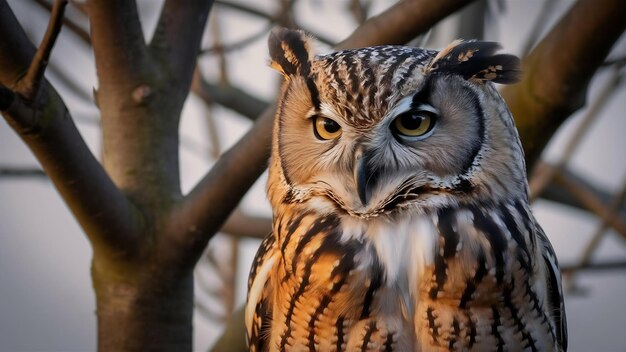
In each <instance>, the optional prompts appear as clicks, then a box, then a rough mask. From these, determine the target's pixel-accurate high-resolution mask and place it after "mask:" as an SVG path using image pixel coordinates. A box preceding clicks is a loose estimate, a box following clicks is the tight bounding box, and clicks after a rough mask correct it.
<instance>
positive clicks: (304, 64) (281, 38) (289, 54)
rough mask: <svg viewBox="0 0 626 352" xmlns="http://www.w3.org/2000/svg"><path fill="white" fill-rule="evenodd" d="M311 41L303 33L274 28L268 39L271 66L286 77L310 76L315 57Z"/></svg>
mask: <svg viewBox="0 0 626 352" xmlns="http://www.w3.org/2000/svg"><path fill="white" fill-rule="evenodd" d="M311 41H312V39H311V38H310V37H309V36H307V35H306V34H305V33H304V32H303V31H300V30H291V29H287V28H282V27H277V28H274V29H273V30H272V32H271V33H270V36H269V39H268V46H269V51H270V58H271V60H272V63H271V66H272V67H273V68H274V69H276V70H278V71H280V72H281V73H282V74H283V75H285V76H293V75H301V76H305V77H306V76H308V75H309V73H310V71H311V62H312V61H313V56H314V55H313V51H312V50H311V46H312V45H311Z"/></svg>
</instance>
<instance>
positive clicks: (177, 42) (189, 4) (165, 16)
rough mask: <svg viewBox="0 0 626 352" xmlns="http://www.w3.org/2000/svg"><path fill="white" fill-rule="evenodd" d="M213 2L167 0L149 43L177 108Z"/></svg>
mask: <svg viewBox="0 0 626 352" xmlns="http://www.w3.org/2000/svg"><path fill="white" fill-rule="evenodd" d="M212 5H213V0H201V1H198V0H167V1H165V4H164V5H163V9H162V10H161V15H160V17H159V23H158V24H157V28H156V31H155V34H154V37H153V39H152V41H151V43H150V48H151V49H152V50H153V51H154V52H155V53H157V55H158V56H159V58H160V60H159V61H160V62H163V63H165V69H166V70H167V73H168V74H169V76H170V77H171V78H172V79H171V82H170V84H171V83H174V86H175V87H176V89H175V90H174V94H175V96H176V97H177V99H178V100H179V104H180V107H181V109H182V105H183V103H184V101H185V98H186V97H187V94H188V93H189V86H190V84H191V77H192V73H193V69H194V67H195V62H196V58H197V56H198V53H199V48H200V41H201V40H202V35H203V34H204V27H205V25H206V22H207V19H208V17H209V11H210V9H211V6H212Z"/></svg>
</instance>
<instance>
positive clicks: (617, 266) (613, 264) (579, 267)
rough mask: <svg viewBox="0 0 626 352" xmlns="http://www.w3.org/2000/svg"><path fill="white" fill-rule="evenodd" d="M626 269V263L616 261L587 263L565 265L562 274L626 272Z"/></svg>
mask: <svg viewBox="0 0 626 352" xmlns="http://www.w3.org/2000/svg"><path fill="white" fill-rule="evenodd" d="M624 269H626V261H624V260H614V261H606V262H601V263H585V264H565V265H562V266H561V273H563V274H570V273H572V272H579V271H604V270H624Z"/></svg>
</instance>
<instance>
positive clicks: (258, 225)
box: [220, 208, 272, 239]
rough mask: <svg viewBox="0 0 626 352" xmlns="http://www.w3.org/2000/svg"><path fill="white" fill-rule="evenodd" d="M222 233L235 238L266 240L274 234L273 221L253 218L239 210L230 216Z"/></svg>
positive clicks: (260, 217) (267, 218)
mask: <svg viewBox="0 0 626 352" xmlns="http://www.w3.org/2000/svg"><path fill="white" fill-rule="evenodd" d="M220 232H224V233H227V234H229V235H232V236H234V237H252V238H260V239H262V238H265V236H267V235H268V234H269V233H270V232H272V219H271V218H269V217H263V216H252V215H248V214H246V213H244V212H243V211H242V210H241V209H239V208H237V209H235V211H233V212H232V214H230V216H229V217H228V219H227V220H226V223H224V226H222V228H221V229H220Z"/></svg>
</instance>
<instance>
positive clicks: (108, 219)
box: [0, 0, 141, 251]
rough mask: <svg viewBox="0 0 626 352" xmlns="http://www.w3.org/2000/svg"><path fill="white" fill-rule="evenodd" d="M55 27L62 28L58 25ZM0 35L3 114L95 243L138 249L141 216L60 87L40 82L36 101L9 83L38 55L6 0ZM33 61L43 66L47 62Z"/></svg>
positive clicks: (2, 4)
mask: <svg viewBox="0 0 626 352" xmlns="http://www.w3.org/2000/svg"><path fill="white" fill-rule="evenodd" d="M53 21H54V20H53ZM49 30H51V31H54V30H56V29H55V25H53V26H49ZM46 37H50V38H51V39H50V41H48V42H47V43H48V44H45V46H46V47H48V48H49V47H51V46H52V44H53V38H54V35H52V34H47V35H46ZM0 38H3V40H2V41H0V53H2V55H0V110H2V115H3V116H4V118H5V119H6V121H7V122H8V123H9V125H11V127H12V128H13V129H14V130H15V131H16V132H17V133H18V135H19V136H20V137H21V138H22V140H23V141H24V142H25V143H26V145H27V146H28V147H29V148H30V149H31V151H32V152H33V154H34V155H35V156H36V157H37V159H38V160H39V162H40V163H41V165H42V167H43V168H44V170H45V171H46V173H47V174H48V176H49V177H50V180H51V181H52V182H53V183H54V185H55V186H56V188H57V190H58V191H59V193H60V194H61V196H62V197H63V199H64V200H65V202H66V203H67V204H68V206H69V208H70V209H71V210H72V213H73V214H74V216H75V217H76V218H77V220H78V222H79V223H80V224H81V225H82V226H83V229H84V230H85V232H86V234H87V236H88V237H89V238H90V240H91V241H92V243H94V244H101V243H104V244H106V245H108V247H106V249H119V248H123V249H124V250H128V251H132V250H134V249H136V248H135V247H134V245H136V241H135V238H133V237H132V234H134V233H136V229H137V228H138V227H140V226H141V216H139V215H138V214H137V213H136V210H135V209H134V207H133V206H132V205H131V204H130V203H129V202H128V200H127V199H126V198H125V197H124V195H123V194H122V193H121V192H120V191H119V190H118V189H117V188H116V187H115V185H114V184H113V183H112V181H111V179H110V178H109V177H108V175H107V174H106V173H105V172H104V170H103V169H102V167H101V166H100V164H99V163H98V161H97V160H96V159H95V158H94V157H93V155H92V154H91V152H90V151H89V148H88V147H87V145H86V144H85V142H84V141H83V139H82V138H81V136H80V134H79V132H78V130H77V129H76V126H75V125H74V123H73V122H72V119H71V117H70V115H69V112H68V111H67V108H66V107H65V105H64V103H63V101H62V100H61V98H60V97H59V96H58V94H57V92H56V91H55V90H54V88H53V87H52V86H51V85H50V84H49V83H48V82H47V81H46V80H45V79H42V80H39V83H38V84H37V86H34V87H33V89H34V90H35V91H39V92H40V94H38V95H37V97H36V99H35V100H34V101H32V102H30V101H26V100H25V99H24V98H23V97H22V96H21V95H20V94H19V92H14V91H12V90H10V89H8V88H6V87H5V86H4V85H5V84H12V83H13V82H11V79H13V78H14V77H19V76H20V75H19V72H20V71H21V72H24V71H25V69H24V67H27V66H28V63H29V62H31V60H33V57H34V56H35V49H34V47H33V46H32V44H31V43H30V42H29V40H28V38H27V37H26V34H25V33H24V31H23V30H22V27H21V26H20V25H19V23H18V22H17V19H16V18H15V16H14V15H13V12H12V11H11V9H10V8H9V7H8V5H7V4H6V2H5V1H4V0H0ZM44 42H46V41H44ZM46 50H48V49H46ZM40 57H43V58H45V57H46V55H45V54H44V55H42V56H40ZM32 62H33V63H32V65H40V64H41V62H42V61H37V60H33V61H32ZM31 72H37V70H35V69H32V70H31ZM38 75H39V73H37V74H33V76H32V77H37V76H38ZM15 86H16V87H19V86H20V82H19V81H17V82H16V84H15ZM94 248H96V249H99V246H94Z"/></svg>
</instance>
